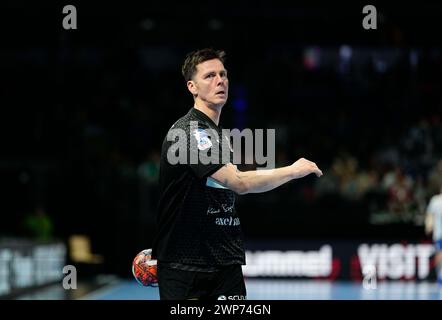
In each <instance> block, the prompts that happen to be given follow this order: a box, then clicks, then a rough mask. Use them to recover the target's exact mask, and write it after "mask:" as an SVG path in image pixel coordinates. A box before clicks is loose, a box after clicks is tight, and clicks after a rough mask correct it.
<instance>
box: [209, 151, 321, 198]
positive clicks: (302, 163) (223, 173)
mask: <svg viewBox="0 0 442 320" xmlns="http://www.w3.org/2000/svg"><path fill="white" fill-rule="evenodd" d="M310 173H315V174H316V175H317V176H318V177H320V176H322V171H321V170H319V168H318V167H317V166H316V164H315V163H314V162H311V161H309V160H307V159H304V158H301V159H299V160H298V161H296V162H295V163H293V164H292V165H290V166H286V167H282V168H277V169H268V170H253V171H244V172H242V171H239V170H238V169H237V168H236V166H234V165H233V164H231V163H228V164H227V165H225V166H224V167H222V168H221V169H219V170H218V171H217V172H215V173H214V174H213V175H212V178H213V179H215V180H216V181H218V182H219V183H220V184H222V185H223V186H225V187H226V188H229V189H230V190H232V191H234V192H236V193H238V194H246V193H261V192H266V191H270V190H273V189H275V188H277V187H279V186H280V185H282V184H284V183H286V182H289V181H290V180H293V179H299V178H302V177H305V176H306V175H308V174H310Z"/></svg>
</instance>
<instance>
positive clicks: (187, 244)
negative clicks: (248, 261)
mask: <svg viewBox="0 0 442 320" xmlns="http://www.w3.org/2000/svg"><path fill="white" fill-rule="evenodd" d="M184 137H185V139H184ZM169 140H172V141H169ZM183 140H184V141H183ZM226 146H228V148H227V153H226ZM179 147H181V148H179ZM168 153H169V155H168ZM170 155H173V156H175V158H174V159H173V160H172V161H171V158H170ZM226 155H227V156H226ZM179 156H182V157H181V160H179V161H178V163H177V159H176V157H179ZM232 157H233V150H232V149H231V147H230V141H229V138H228V137H227V136H226V135H223V133H222V128H221V127H219V126H217V125H216V124H215V123H214V122H213V121H212V120H211V119H210V118H209V117H208V116H207V115H206V114H204V113H203V112H201V111H199V110H197V109H195V108H192V109H190V111H189V112H188V113H187V114H186V115H185V116H184V117H182V118H180V119H179V120H178V121H177V122H175V124H174V125H173V126H172V127H171V128H170V130H169V132H168V135H167V136H166V138H165V139H164V142H163V145H162V151H161V163H160V200H159V204H158V211H157V233H156V236H155V239H154V243H153V248H152V249H153V252H152V255H153V257H154V258H156V259H158V261H160V262H165V263H178V264H186V265H197V266H223V265H230V264H245V253H244V246H243V240H242V233H241V226H240V219H239V217H238V215H237V213H236V210H235V193H234V192H233V191H231V190H229V189H227V188H225V187H223V186H222V185H220V184H218V183H217V182H216V181H215V180H213V179H212V178H210V176H211V175H212V174H213V173H215V172H216V171H217V170H219V169H220V168H221V167H222V166H224V165H225V164H226V163H228V162H232Z"/></svg>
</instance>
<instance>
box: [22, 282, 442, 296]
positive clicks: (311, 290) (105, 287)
mask: <svg viewBox="0 0 442 320" xmlns="http://www.w3.org/2000/svg"><path fill="white" fill-rule="evenodd" d="M246 286H247V299H248V300H442V285H438V284H437V283H435V282H413V281H378V282H377V283H376V288H371V289H366V288H364V287H363V285H362V283H357V282H337V281H335V282H329V281H320V280H270V279H251V278H249V279H246ZM15 299H19V300H158V299H159V295H158V288H153V287H143V286H141V285H139V284H138V283H137V282H136V281H135V279H133V280H132V279H118V278H116V277H111V278H109V279H104V280H103V281H101V283H100V284H99V285H98V286H97V284H96V283H95V284H93V285H92V284H90V283H82V284H80V285H79V286H78V287H77V289H71V290H65V289H63V286H62V285H61V283H60V284H54V285H51V286H49V287H46V288H43V289H39V290H36V291H32V292H31V293H27V294H23V295H21V296H18V297H16V298H15Z"/></svg>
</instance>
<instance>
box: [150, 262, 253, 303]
mask: <svg viewBox="0 0 442 320" xmlns="http://www.w3.org/2000/svg"><path fill="white" fill-rule="evenodd" d="M158 287H159V290H160V299H161V300H187V299H199V300H244V299H246V286H245V283H244V276H243V273H242V266H241V265H237V264H235V265H231V266H226V267H222V268H221V269H220V271H214V272H201V271H185V270H179V269H174V268H171V267H169V266H165V265H163V266H161V264H158Z"/></svg>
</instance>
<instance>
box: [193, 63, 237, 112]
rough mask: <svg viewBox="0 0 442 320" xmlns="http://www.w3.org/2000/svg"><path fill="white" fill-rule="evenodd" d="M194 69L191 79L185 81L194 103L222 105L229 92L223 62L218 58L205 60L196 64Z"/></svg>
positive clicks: (212, 105) (210, 105) (209, 105)
mask: <svg viewBox="0 0 442 320" xmlns="http://www.w3.org/2000/svg"><path fill="white" fill-rule="evenodd" d="M196 70H197V71H196V73H195V75H194V76H193V78H192V80H190V81H188V82H187V88H188V89H189V91H190V92H191V93H192V94H193V96H194V97H195V103H196V104H204V105H206V106H208V107H222V106H223V105H224V104H225V103H226V101H227V97H228V94H229V79H227V70H226V69H225V68H224V65H223V63H222V62H221V61H220V60H218V59H212V60H207V61H204V62H202V63H200V64H199V65H197V66H196Z"/></svg>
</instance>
